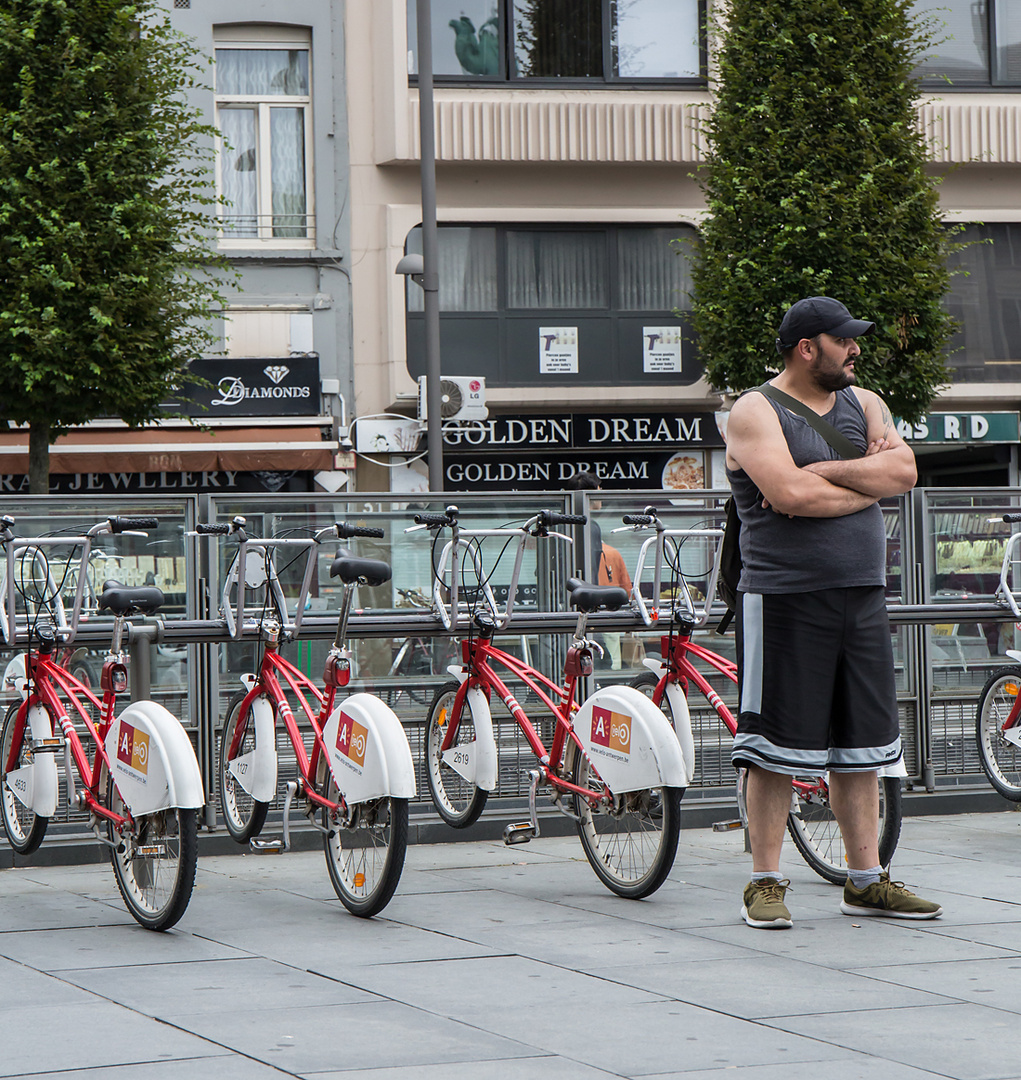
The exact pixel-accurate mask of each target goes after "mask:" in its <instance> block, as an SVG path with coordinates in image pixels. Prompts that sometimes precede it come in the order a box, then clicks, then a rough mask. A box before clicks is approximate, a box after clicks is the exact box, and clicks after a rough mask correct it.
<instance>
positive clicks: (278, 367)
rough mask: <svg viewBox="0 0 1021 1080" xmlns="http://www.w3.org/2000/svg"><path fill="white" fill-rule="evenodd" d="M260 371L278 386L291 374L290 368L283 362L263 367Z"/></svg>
mask: <svg viewBox="0 0 1021 1080" xmlns="http://www.w3.org/2000/svg"><path fill="white" fill-rule="evenodd" d="M262 373H263V375H265V376H266V378H267V379H269V380H270V381H271V382H273V383H274V384H275V385H276V386H279V385H280V384H281V383H282V382H283V381H284V379H286V378H287V376H288V375H290V374H291V369H290V368H289V367H285V366H284V365H283V364H271V365H270V366H269V367H265V368H263V369H262Z"/></svg>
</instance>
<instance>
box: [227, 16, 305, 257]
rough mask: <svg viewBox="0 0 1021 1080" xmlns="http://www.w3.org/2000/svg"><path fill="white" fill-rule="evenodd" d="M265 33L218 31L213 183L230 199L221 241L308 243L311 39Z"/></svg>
mask: <svg viewBox="0 0 1021 1080" xmlns="http://www.w3.org/2000/svg"><path fill="white" fill-rule="evenodd" d="M235 33H236V31H235ZM263 36H264V35H263V34H261V33H260V34H258V35H256V34H253V35H252V39H250V40H234V39H233V37H232V38H231V39H230V40H227V39H225V38H224V36H223V35H218V36H217V47H216V70H215V80H216V124H217V127H218V128H219V130H220V139H219V141H218V147H217V180H218V183H219V190H220V193H221V195H222V196H223V198H224V199H225V201H226V203H227V206H226V208H225V209H224V211H223V212H222V215H221V222H222V225H221V228H222V232H221V237H222V241H223V242H224V244H225V245H226V246H239V245H245V246H250V245H251V243H252V242H256V243H258V244H261V245H264V244H267V243H268V244H270V245H271V246H275V247H281V246H283V247H288V246H301V247H309V246H311V244H312V242H313V241H314V238H315V234H314V224H313V222H314V219H313V215H312V191H311V182H310V178H311V176H312V161H311V147H312V108H311V84H310V69H309V51H310V50H309V44H308V38H307V35H304V40H301V41H287V42H280V41H266V40H263V39H262V38H263ZM288 36H293V35H292V34H289V35H288Z"/></svg>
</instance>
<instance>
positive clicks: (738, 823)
mask: <svg viewBox="0 0 1021 1080" xmlns="http://www.w3.org/2000/svg"><path fill="white" fill-rule="evenodd" d="M743 828H744V822H743V821H742V820H741V819H740V818H733V819H732V820H730V821H714V822H713V832H731V831H732V830H734V829H743Z"/></svg>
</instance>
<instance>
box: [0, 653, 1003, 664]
mask: <svg viewBox="0 0 1021 1080" xmlns="http://www.w3.org/2000/svg"><path fill="white" fill-rule="evenodd" d="M1004 652H1006V654H1007V655H1008V656H1009V657H1010V658H1011V660H1016V661H1017V662H1018V663H1019V664H1021V650H1018V649H1005V650H1004ZM11 663H12V664H13V663H14V661H13V660H12V661H11Z"/></svg>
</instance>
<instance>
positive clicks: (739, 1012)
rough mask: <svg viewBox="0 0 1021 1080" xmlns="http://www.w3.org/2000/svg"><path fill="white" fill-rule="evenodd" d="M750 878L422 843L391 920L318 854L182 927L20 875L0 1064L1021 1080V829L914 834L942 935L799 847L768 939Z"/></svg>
mask: <svg viewBox="0 0 1021 1080" xmlns="http://www.w3.org/2000/svg"><path fill="white" fill-rule="evenodd" d="M748 869H749V862H748V856H747V855H745V853H744V850H743V838H742V835H741V834H740V833H729V834H719V833H713V832H711V831H710V830H708V829H697V830H696V829H690V830H685V831H683V832H682V834H681V842H680V846H679V849H678V854H677V860H676V863H675V865H674V870H673V872H672V874H671V876H670V879H669V880H668V881H667V883H666V884H665V885H664V886H663V888H662V889H660V891H659V892H658V893H656V894H655V896H653V897H651V898H650V899H648V900H645V901H640V902H631V901H626V900H620V899H618V898H616V897H614V896H612V895H611V894H610V893H609V892H607V891H606V890H605V889H604V888H603V887H602V886H601V885H600V884H599V883H598V881H597V880H596V878H595V875H594V874H593V873H592V871H591V869H590V868H589V866H588V864H587V862H586V861H585V858H584V856H583V854H582V851H581V847H580V845H579V844H578V842H577V840H576V839H574V838H552V839H540V840H537V841H533V843H531V844H529V845H528V846H527V847H525V846H522V847H515V848H505V847H504V846H503V845H502V844H494V843H486V842H480V841H475V842H472V843H446V844H437V845H429V846H425V845H423V846H418V847H413V848H411V849H409V852H408V859H407V865H406V868H405V871H404V875H403V877H402V879H401V884H400V887H399V889H398V892H397V895H396V896H395V897H394V899H393V901H392V902H391V903H390V905H389V906H388V907H387V909H386V910H385V911H384V912H383V913H382V915H381V916H379V917H377V918H376V919H373V920H370V921H365V920H361V919H356V918H354V917H353V916H351V915H349V914H347V912H346V911H345V910H344V909H343V908H342V907H341V905H340V903H339V901H338V900H337V899H336V897H335V895H334V893H333V890H332V888H331V887H330V883H329V879H328V877H327V873H326V867H325V865H324V860H323V857H322V855H321V854H319V853H314V852H292V853H288V854H284V855H274V856H253V855H244V854H239V855H233V856H217V857H212V858H203V859H201V860H200V863H199V872H198V877H197V882H196V888H195V893H194V895H193V897H192V901H191V905H190V907H189V908H188V911H187V912H186V913H185V916H184V918H183V919H182V921H181V923H180V924H179V925H178V927H177V928H176V929H174V930H172V931H170V932H169V933H166V934H152V933H149V932H147V931H145V930H142V929H141V928H139V927H138V926H137V925H136V924H135V923H134V922H133V920H132V919H131V917H130V916H129V915H128V913H127V912H126V911H125V909H124V907H123V906H122V904H121V901H120V898H119V895H118V893H117V887H116V885H115V883H114V878H113V874H112V871H111V870H110V868H109V867H108V866H106V865H97V866H78V867H45V868H39V869H33V868H21V869H12V870H4V871H2V872H0V1032H2V1036H0V1046H2V1052H0V1076H3V1077H27V1076H31V1077H35V1078H40V1077H54V1078H57V1077H59V1078H62V1080H72V1078H73V1080H86V1078H88V1080H97V1078H100V1077H101V1078H103V1080H106V1078H109V1080H179V1078H180V1080H205V1078H207V1077H208V1078H211V1080H234V1078H239V1080H242V1078H243V1080H269V1078H273V1077H281V1076H285V1077H286V1076H294V1077H309V1078H316V1080H404V1078H411V1077H414V1078H415V1080H489V1078H493V1080H519V1078H520V1080H524V1078H527V1080H597V1078H600V1077H603V1078H605V1077H642V1078H648V1080H667V1078H672V1077H683V1078H684V1080H731V1078H733V1080H808V1078H811V1080H818V1078H820V1077H838V1078H840V1080H880V1078H881V1080H922V1078H923V1077H952V1078H956V1080H1007V1078H1011V1080H1018V1078H1021V1038H1018V1034H1017V1033H1018V1031H1019V1030H1021V1015H1019V1014H1021V995H1019V994H1018V992H1017V988H1018V986H1019V985H1021V813H1016V812H1012V811H1009V810H1007V811H1003V812H999V813H984V814H964V815H953V816H942V817H912V818H909V819H907V820H906V821H905V825H904V832H903V836H902V839H901V843H900V848H899V850H898V853H897V858H896V861H895V864H894V868H893V870H894V877H896V878H898V879H903V880H904V881H906V882H907V883H908V885H909V886H910V887H911V888H913V889H914V890H915V891H916V892H918V893H920V894H921V895H924V896H928V897H933V898H936V899H939V901H940V902H941V903H942V904H943V906H944V909H945V914H944V916H943V917H942V918H941V919H938V920H935V921H933V922H925V923H905V922H897V921H893V920H886V919H866V920H861V921H860V922H856V921H855V920H854V919H853V918H848V917H847V916H844V915H841V914H840V911H839V902H840V891H839V889H837V888H835V887H834V886H832V885H828V884H827V883H826V882H824V881H822V880H821V879H820V878H817V877H816V876H815V875H814V874H813V873H812V872H811V871H810V870H809V869H808V868H807V867H806V866H805V865H804V864H803V863H802V862H801V860H800V858H799V856H798V854H797V852H796V851H795V850H794V848H793V846H791V845H790V844H788V845H787V846H786V847H785V852H784V863H783V866H782V870H783V872H784V873H785V874H787V875H788V876H789V877H790V879H791V884H792V890H791V892H790V893H789V895H788V902H789V906H790V908H791V911H792V914H793V917H794V920H795V925H794V929H793V930H789V931H758V930H752V929H750V928H748V927H746V926H745V925H744V924H743V923H742V922H741V919H740V914H739V912H740V906H741V903H740V896H741V889H742V887H743V885H744V883H745V880H746V877H747V872H748ZM1011 1031H1014V1032H1015V1034H1014V1035H1013V1036H1012V1035H1011V1034H1010V1032H1011ZM1015 1039H1017V1041H1016V1042H1015Z"/></svg>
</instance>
